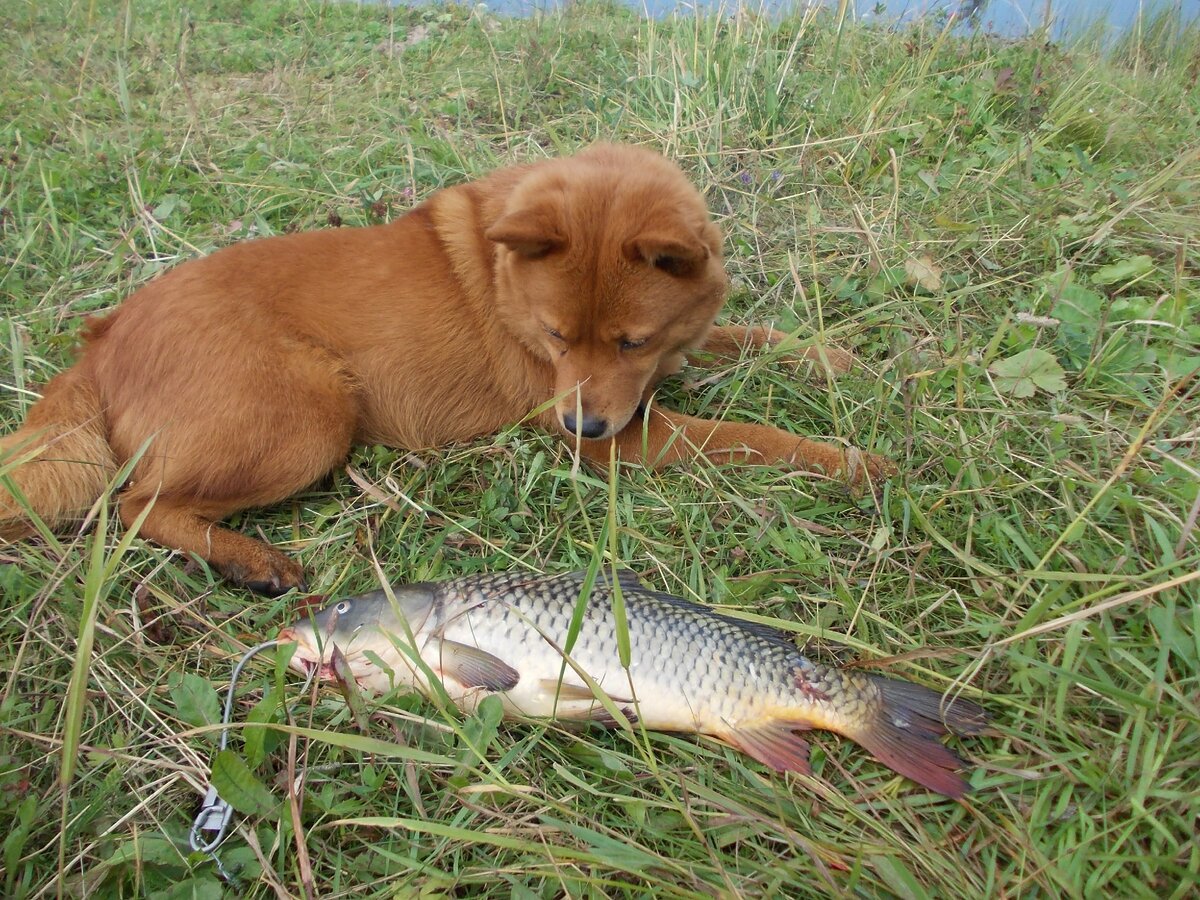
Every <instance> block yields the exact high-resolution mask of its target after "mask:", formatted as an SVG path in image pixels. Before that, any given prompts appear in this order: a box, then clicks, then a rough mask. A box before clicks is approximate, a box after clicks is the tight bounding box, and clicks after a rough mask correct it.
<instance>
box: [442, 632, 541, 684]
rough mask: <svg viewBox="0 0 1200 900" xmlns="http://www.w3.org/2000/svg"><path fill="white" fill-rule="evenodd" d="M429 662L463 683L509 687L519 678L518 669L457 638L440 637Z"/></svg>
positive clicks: (443, 673)
mask: <svg viewBox="0 0 1200 900" xmlns="http://www.w3.org/2000/svg"><path fill="white" fill-rule="evenodd" d="M431 663H432V665H433V668H434V669H435V670H436V671H438V672H439V673H441V675H442V676H443V677H446V678H453V679H454V680H455V681H457V682H458V683H459V684H461V685H462V686H463V687H481V688H485V689H487V690H489V691H511V690H512V689H513V688H515V687H516V686H517V682H519V681H520V680H521V673H520V672H518V671H517V670H516V669H514V668H513V667H512V666H510V665H509V664H508V663H506V662H505V661H504V660H502V659H500V658H499V657H496V656H492V654H490V653H488V652H487V651H485V650H480V649H479V648H478V647H472V646H470V645H469V644H460V643H459V642H458V641H446V640H443V641H441V642H440V643H439V644H438V647H437V656H436V658H434V659H433V660H431Z"/></svg>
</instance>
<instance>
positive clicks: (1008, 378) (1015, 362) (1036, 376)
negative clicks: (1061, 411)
mask: <svg viewBox="0 0 1200 900" xmlns="http://www.w3.org/2000/svg"><path fill="white" fill-rule="evenodd" d="M988 371H989V372H991V373H992V374H993V375H994V376H995V378H996V387H998V388H999V389H1000V390H1001V391H1003V392H1004V393H1006V394H1012V395H1013V396H1014V397H1032V396H1033V395H1034V393H1035V392H1036V391H1037V390H1038V389H1039V388H1040V389H1041V390H1043V391H1049V392H1050V393H1055V392H1057V391H1061V390H1063V389H1065V388H1066V386H1067V379H1066V377H1065V375H1064V373H1063V368H1062V366H1060V365H1059V364H1058V360H1056V359H1055V358H1054V355H1053V354H1051V353H1047V352H1046V351H1045V350H1037V349H1030V350H1022V351H1021V352H1020V353H1018V354H1016V355H1015V356H1010V357H1008V359H1001V360H997V361H996V362H994V363H992V365H991V366H990V367H989V369H988Z"/></svg>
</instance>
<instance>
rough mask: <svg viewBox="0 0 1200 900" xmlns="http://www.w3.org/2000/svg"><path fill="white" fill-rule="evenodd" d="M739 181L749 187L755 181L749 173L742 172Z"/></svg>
mask: <svg viewBox="0 0 1200 900" xmlns="http://www.w3.org/2000/svg"><path fill="white" fill-rule="evenodd" d="M738 181H740V182H741V183H742V184H746V185H748V184H752V183H753V182H754V179H753V178H752V177H751V175H750V173H749V172H742V174H741V175H739V176H738Z"/></svg>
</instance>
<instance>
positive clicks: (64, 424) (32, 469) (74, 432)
mask: <svg viewBox="0 0 1200 900" xmlns="http://www.w3.org/2000/svg"><path fill="white" fill-rule="evenodd" d="M116 472H117V463H116V459H115V457H114V455H113V451H112V447H111V446H109V443H108V439H107V437H106V428H105V424H104V415H103V412H102V410H101V407H100V398H99V396H98V395H97V393H96V388H95V386H94V385H93V384H92V383H91V381H90V380H89V379H88V377H87V374H86V373H85V372H84V371H83V370H82V369H81V368H80V367H79V366H75V367H74V368H71V369H68V370H67V371H65V372H63V373H62V374H60V375H58V376H57V377H55V378H54V379H53V380H51V382H50V383H49V384H48V385H46V390H45V393H43V395H42V399H41V400H39V401H38V402H37V403H35V404H34V405H33V406H32V407H31V408H30V410H29V415H28V417H27V418H26V420H25V424H24V425H22V426H21V427H20V428H18V429H17V430H16V431H15V432H13V433H12V434H10V435H6V436H4V437H0V540H5V541H14V540H19V539H21V538H23V537H28V536H29V535H31V534H33V533H34V531H35V529H34V527H33V523H32V521H31V520H30V518H29V514H28V512H27V508H28V509H29V510H32V511H33V512H34V513H35V514H36V515H37V516H38V517H39V518H40V519H41V520H42V521H43V522H45V523H46V525H48V526H49V527H50V528H51V529H55V528H59V527H61V526H64V525H66V524H68V523H70V522H72V521H75V520H78V519H79V518H81V517H82V516H83V515H84V513H86V512H87V511H88V509H90V508H91V505H92V504H93V503H94V502H95V501H96V499H97V498H98V497H99V496H100V495H101V494H102V493H103V492H104V490H105V488H106V487H107V486H108V483H109V482H110V481H111V480H112V478H113V477H114V476H115V475H116Z"/></svg>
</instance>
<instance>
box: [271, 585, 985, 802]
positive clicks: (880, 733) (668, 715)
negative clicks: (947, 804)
mask: <svg viewBox="0 0 1200 900" xmlns="http://www.w3.org/2000/svg"><path fill="white" fill-rule="evenodd" d="M606 575H607V576H610V577H605V576H606ZM587 581H588V576H587V573H586V572H569V573H565V574H561V575H550V576H541V575H536V574H529V573H524V572H499V573H490V574H483V575H470V576H465V577H462V578H457V579H452V580H447V581H440V582H415V583H411V584H401V585H395V586H391V587H389V588H386V589H383V588H381V589H379V590H375V591H371V592H369V593H365V594H361V595H358V596H354V597H348V598H345V599H342V600H338V601H337V602H332V603H329V604H328V605H326V606H324V607H322V608H320V609H319V610H317V611H315V612H313V611H312V609H311V608H310V609H309V611H308V614H307V616H306V617H305V618H301V619H298V620H296V621H295V622H293V623H292V624H290V625H287V626H285V627H284V628H282V629H281V630H280V632H279V635H278V638H277V640H278V641H279V642H280V644H294V645H295V647H294V650H293V654H292V657H291V660H290V663H289V664H290V665H291V666H292V667H294V668H295V669H297V670H298V671H300V672H301V673H302V674H304V675H306V676H308V675H313V674H315V675H317V676H318V677H320V678H322V679H325V680H333V679H336V677H337V674H336V673H337V671H342V672H345V671H347V670H348V671H349V673H350V674H351V675H352V676H353V678H354V680H355V681H356V682H357V683H358V684H359V685H360V686H361V687H363V688H364V689H366V690H369V691H371V692H374V693H387V692H391V691H395V690H405V691H412V690H416V691H419V692H421V693H423V694H425V695H426V696H427V697H434V696H438V695H439V692H444V694H441V695H442V696H448V697H449V699H450V700H452V701H453V703H454V704H455V705H456V706H458V707H459V708H461V709H463V710H465V711H467V712H470V711H473V710H475V709H476V708H477V707H478V705H479V703H480V702H481V701H482V700H483V699H484V698H485V697H488V696H492V695H495V696H498V697H499V698H500V701H501V703H502V706H503V709H504V714H505V717H506V718H511V719H524V720H530V719H546V718H552V719H562V720H589V721H594V722H599V723H601V724H604V725H608V726H610V727H612V726H617V725H623V724H624V723H622V722H621V719H622V718H623V719H624V720H625V722H627V723H629V724H630V725H631V726H632V725H635V724H636V725H639V726H640V727H645V728H646V729H649V730H657V731H671V732H684V733H698V734H702V735H708V736H710V737H712V738H715V739H717V740H718V741H722V742H724V743H726V744H728V745H730V746H731V747H734V748H736V749H738V750H740V751H741V752H743V753H746V754H747V755H749V756H751V757H753V758H754V759H756V760H758V761H759V762H761V763H763V764H764V765H766V766H768V767H770V768H772V769H775V770H777V771H785V772H786V771H790V772H799V773H803V774H806V775H811V769H810V766H809V745H808V742H807V741H806V740H805V738H804V736H803V735H804V733H805V732H807V731H810V730H813V729H821V730H826V731H831V732H834V733H836V734H840V735H842V736H844V737H847V738H849V739H850V740H852V741H854V742H856V743H857V744H859V745H860V746H862V747H863V748H864V749H866V750H867V751H868V752H869V753H871V754H872V755H873V756H874V757H875V758H876V759H877V760H879V761H880V762H882V763H883V764H884V765H886V766H888V767H889V768H890V769H892V770H893V771H895V772H897V773H899V774H901V775H903V776H905V777H907V778H910V779H912V780H913V781H915V782H917V783H918V784H920V785H922V786H924V787H925V788H927V789H929V790H931V791H935V792H937V793H939V794H943V795H945V796H947V797H953V798H960V797H962V796H963V795H964V794H965V793H967V791H968V790H969V785H968V782H967V781H966V779H965V778H964V777H963V775H962V774H960V773H961V770H962V769H963V762H962V761H961V760H960V759H959V757H958V756H957V755H956V754H955V753H954V752H953V751H951V750H950V749H949V748H947V747H946V746H945V745H944V744H943V743H942V741H941V738H942V737H943V736H945V735H947V734H952V735H957V736H970V735H977V734H980V733H982V732H983V731H984V729H985V728H986V726H987V715H986V713H985V711H984V709H983V708H982V707H981V706H980V705H979V704H977V703H975V702H973V701H971V700H968V699H966V698H964V697H961V696H956V697H953V698H948V697H947V698H943V697H942V695H941V694H940V693H938V692H937V691H934V690H931V689H929V688H926V687H923V686H921V685H918V684H915V683H912V682H908V681H902V680H899V679H895V678H890V677H887V676H884V675H880V674H876V673H871V672H866V671H862V670H858V669H853V668H840V667H836V666H830V665H824V664H822V663H819V662H814V661H812V660H810V659H809V658H808V657H807V656H805V655H804V654H803V653H801V652H800V650H799V648H798V647H797V646H796V645H795V644H793V643H792V642H791V641H789V640H788V639H787V637H786V636H785V634H784V633H783V632H781V631H778V630H776V629H773V628H770V627H769V626H765V625H761V624H758V623H754V622H748V621H745V620H742V619H737V618H733V617H731V616H728V615H725V614H723V613H720V612H716V611H714V610H712V609H710V608H708V607H705V606H701V605H699V604H696V603H692V602H690V601H688V600H684V599H682V598H680V597H676V596H673V595H671V594H666V593H661V592H658V591H655V590H652V589H649V588H647V587H645V586H643V585H642V583H641V582H640V581H639V580H638V578H637V576H636V575H635V574H634V573H633V572H631V571H629V570H617V571H616V572H611V573H610V572H606V573H605V574H604V575H600V576H599V577H596V576H594V581H593V583H592V584H591V589H590V591H589V592H588V593H587V596H586V598H584V602H582V603H581V598H582V597H583V594H584V587H585V585H586V583H587ZM389 594H390V596H389ZM618 594H619V595H620V597H619V599H618ZM318 602H319V601H318ZM621 606H623V615H624V618H625V623H626V629H627V635H628V645H627V647H628V651H627V652H628V656H627V659H628V667H627V668H626V667H625V666H623V665H622V664H621V658H622V653H621V649H622V648H621V640H622V638H621V636H620V635H619V627H618V615H619V613H618V608H619V607H621ZM573 620H575V621H576V622H577V629H578V630H577V632H576V633H575V640H574V642H573V643H572V644H571V645H570V647H569V652H568V637H569V635H570V633H571V631H572V622H573ZM335 663H336V665H335ZM616 713H619V714H620V715H619V716H618V715H616Z"/></svg>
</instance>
